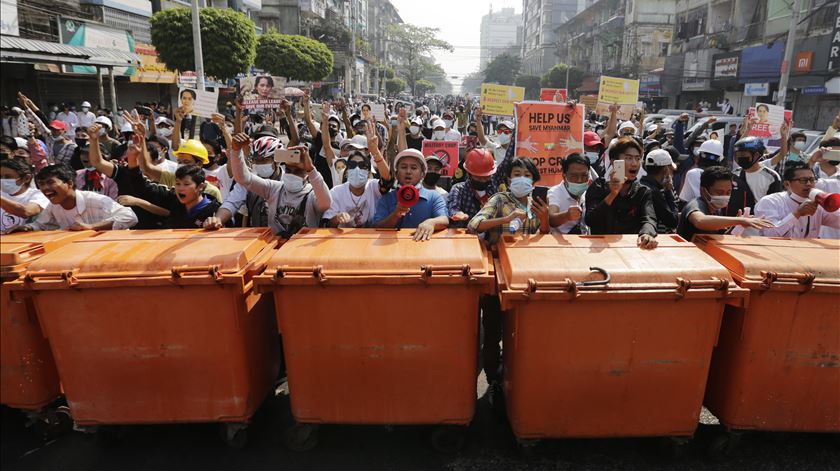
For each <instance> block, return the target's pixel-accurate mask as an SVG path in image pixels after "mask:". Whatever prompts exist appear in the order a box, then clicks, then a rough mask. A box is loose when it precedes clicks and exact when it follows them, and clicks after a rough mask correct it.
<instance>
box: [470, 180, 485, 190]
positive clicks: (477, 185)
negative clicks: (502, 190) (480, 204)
mask: <svg viewBox="0 0 840 471" xmlns="http://www.w3.org/2000/svg"><path fill="white" fill-rule="evenodd" d="M470 185H472V187H473V188H474V189H475V190H476V191H484V190H486V189H487V187H488V186H489V185H490V182H489V181H486V182H480V181H478V180H473V179H470Z"/></svg>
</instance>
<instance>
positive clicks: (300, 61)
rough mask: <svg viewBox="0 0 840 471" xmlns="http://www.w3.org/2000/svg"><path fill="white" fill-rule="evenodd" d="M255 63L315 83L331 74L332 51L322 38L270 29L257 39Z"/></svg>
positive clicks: (273, 73) (277, 73) (289, 76)
mask: <svg viewBox="0 0 840 471" xmlns="http://www.w3.org/2000/svg"><path fill="white" fill-rule="evenodd" d="M254 65H256V66H257V67H258V68H260V69H263V70H265V71H268V72H269V73H271V74H272V75H281V76H283V77H288V78H291V79H297V80H303V81H309V82H314V81H317V80H321V79H322V78H324V77H326V76H328V75H330V73H332V67H333V54H332V52H331V51H330V50H329V49H328V48H327V46H326V45H325V44H324V43H322V42H320V41H316V40H314V39H310V38H307V37H305V36H297V35H290V34H280V33H278V32H277V31H269V32H268V33H265V34H263V35H262V36H260V39H259V41H258V42H257V59H256V61H255V62H254Z"/></svg>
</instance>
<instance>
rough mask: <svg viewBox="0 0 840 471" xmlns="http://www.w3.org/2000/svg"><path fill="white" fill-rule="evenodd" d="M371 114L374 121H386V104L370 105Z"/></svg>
mask: <svg viewBox="0 0 840 471" xmlns="http://www.w3.org/2000/svg"><path fill="white" fill-rule="evenodd" d="M370 114H372V115H373V119H374V120H376V121H377V122H380V123H381V122H382V121H385V119H386V116H385V104H384V103H374V104H372V105H370Z"/></svg>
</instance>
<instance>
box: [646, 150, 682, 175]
mask: <svg viewBox="0 0 840 471" xmlns="http://www.w3.org/2000/svg"><path fill="white" fill-rule="evenodd" d="M645 165H646V166H651V167H665V166H668V165H670V166H671V168H672V169H674V170H676V169H677V164H675V163H674V160H673V159H671V154H669V153H668V151H667V150H664V149H655V150H652V151H650V152H648V154H647V155H646V156H645Z"/></svg>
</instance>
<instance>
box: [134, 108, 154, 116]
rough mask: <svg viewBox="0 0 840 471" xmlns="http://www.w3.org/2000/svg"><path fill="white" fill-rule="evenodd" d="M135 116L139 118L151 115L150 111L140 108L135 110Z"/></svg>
mask: <svg viewBox="0 0 840 471" xmlns="http://www.w3.org/2000/svg"><path fill="white" fill-rule="evenodd" d="M137 114H139V115H141V116H149V115H151V114H152V110H150V109H149V108H146V107H145V106H141V107H140V108H137Z"/></svg>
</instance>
